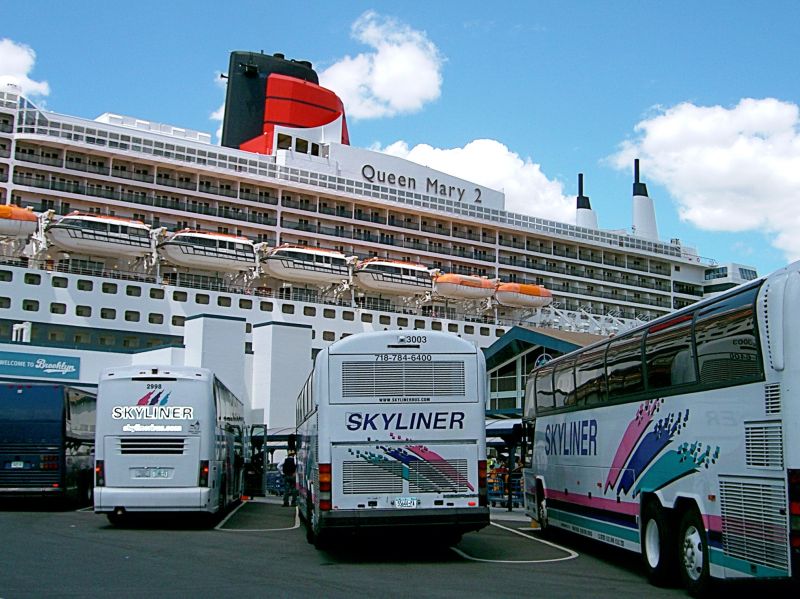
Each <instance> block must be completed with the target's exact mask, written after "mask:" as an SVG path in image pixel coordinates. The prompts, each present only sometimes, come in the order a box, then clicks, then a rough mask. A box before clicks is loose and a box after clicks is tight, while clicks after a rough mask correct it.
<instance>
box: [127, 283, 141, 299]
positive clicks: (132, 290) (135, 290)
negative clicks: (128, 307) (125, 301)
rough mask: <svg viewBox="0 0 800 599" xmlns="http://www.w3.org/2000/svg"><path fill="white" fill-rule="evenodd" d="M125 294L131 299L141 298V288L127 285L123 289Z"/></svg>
mask: <svg viewBox="0 0 800 599" xmlns="http://www.w3.org/2000/svg"><path fill="white" fill-rule="evenodd" d="M125 293H126V294H127V295H130V296H131V297H141V295H142V288H141V287H137V286H136V285H128V286H127V287H126V288H125Z"/></svg>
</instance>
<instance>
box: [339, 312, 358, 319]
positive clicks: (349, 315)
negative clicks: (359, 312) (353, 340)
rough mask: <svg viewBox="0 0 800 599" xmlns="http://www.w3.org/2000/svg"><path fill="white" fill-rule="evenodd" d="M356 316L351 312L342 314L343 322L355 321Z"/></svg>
mask: <svg viewBox="0 0 800 599" xmlns="http://www.w3.org/2000/svg"><path fill="white" fill-rule="evenodd" d="M355 317H356V315H355V314H354V313H353V312H351V311H350V310H345V311H344V312H342V320H355Z"/></svg>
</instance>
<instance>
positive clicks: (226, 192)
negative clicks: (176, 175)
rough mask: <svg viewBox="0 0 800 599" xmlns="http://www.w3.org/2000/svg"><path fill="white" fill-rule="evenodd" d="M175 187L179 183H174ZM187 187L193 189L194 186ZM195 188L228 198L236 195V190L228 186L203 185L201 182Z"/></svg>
mask: <svg viewBox="0 0 800 599" xmlns="http://www.w3.org/2000/svg"><path fill="white" fill-rule="evenodd" d="M179 183H180V182H179ZM176 187H180V185H176ZM189 189H195V187H194V186H193V187H191V188H189ZM196 189H197V191H199V192H202V193H210V194H212V195H219V196H225V197H228V198H235V197H236V195H237V192H236V190H235V189H231V188H229V187H218V186H216V185H203V184H202V182H201V184H200V187H198V188H196Z"/></svg>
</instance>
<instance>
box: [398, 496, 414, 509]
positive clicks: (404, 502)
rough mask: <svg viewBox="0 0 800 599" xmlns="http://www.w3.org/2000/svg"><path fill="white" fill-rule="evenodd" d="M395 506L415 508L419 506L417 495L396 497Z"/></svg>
mask: <svg viewBox="0 0 800 599" xmlns="http://www.w3.org/2000/svg"><path fill="white" fill-rule="evenodd" d="M394 507H399V508H415V507H417V498H416V497H395V499H394Z"/></svg>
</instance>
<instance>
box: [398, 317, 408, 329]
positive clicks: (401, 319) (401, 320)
mask: <svg viewBox="0 0 800 599" xmlns="http://www.w3.org/2000/svg"><path fill="white" fill-rule="evenodd" d="M397 326H399V327H407V326H408V318H404V317H402V316H400V317H398V319H397Z"/></svg>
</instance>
